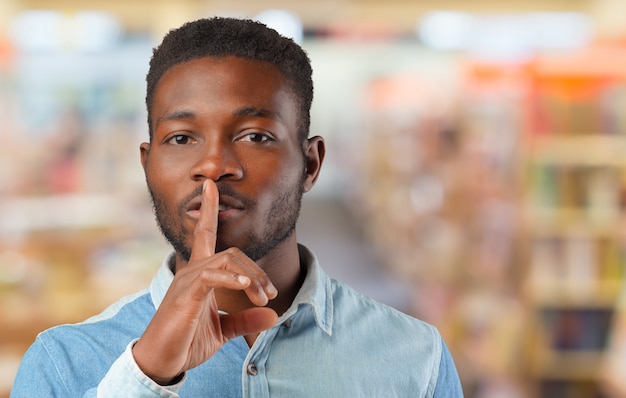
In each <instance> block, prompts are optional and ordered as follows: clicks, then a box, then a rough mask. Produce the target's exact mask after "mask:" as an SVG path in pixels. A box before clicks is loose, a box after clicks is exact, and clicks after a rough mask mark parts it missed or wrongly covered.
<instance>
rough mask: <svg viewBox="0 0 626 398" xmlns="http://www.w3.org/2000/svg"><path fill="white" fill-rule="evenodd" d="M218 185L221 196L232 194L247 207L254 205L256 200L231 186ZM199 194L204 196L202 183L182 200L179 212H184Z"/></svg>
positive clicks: (232, 196)
mask: <svg viewBox="0 0 626 398" xmlns="http://www.w3.org/2000/svg"><path fill="white" fill-rule="evenodd" d="M216 185H217V191H218V192H219V194H220V196H222V195H224V196H230V197H231V198H233V199H235V200H237V201H239V202H241V203H242V204H243V206H244V207H246V208H249V207H252V206H253V205H254V201H253V200H252V199H250V198H248V197H247V196H244V195H242V194H240V193H239V192H237V191H235V190H234V189H233V188H231V187H230V186H228V185H226V184H221V183H217V184H216ZM198 196H202V184H199V185H198V186H197V187H196V188H195V189H194V190H193V191H192V192H190V193H189V194H188V195H186V196H185V197H184V198H183V199H182V200H181V201H180V203H179V204H178V211H179V213H184V212H185V211H186V210H187V205H188V204H189V202H190V201H192V200H193V199H194V198H196V197H198Z"/></svg>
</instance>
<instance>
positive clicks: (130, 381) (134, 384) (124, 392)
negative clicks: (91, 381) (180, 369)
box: [84, 340, 187, 398]
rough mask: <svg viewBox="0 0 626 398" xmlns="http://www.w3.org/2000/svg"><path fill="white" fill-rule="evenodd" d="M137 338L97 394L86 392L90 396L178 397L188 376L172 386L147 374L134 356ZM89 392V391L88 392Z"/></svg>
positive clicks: (108, 373) (99, 387) (108, 397)
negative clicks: (163, 383)
mask: <svg viewBox="0 0 626 398" xmlns="http://www.w3.org/2000/svg"><path fill="white" fill-rule="evenodd" d="M136 341H137V340H133V341H132V342H131V343H130V344H129V345H128V346H127V347H126V350H125V351H124V353H123V354H122V355H121V356H120V357H119V358H118V359H117V360H116V361H115V362H114V363H113V365H111V368H110V369H109V371H108V372H107V374H106V375H105V376H104V378H103V379H102V381H101V382H100V384H99V385H98V388H97V394H96V395H89V394H86V395H85V396H84V398H88V397H100V398H103V397H106V398H116V397H120V398H123V397H141V398H153V397H154V398H157V397H158V398H177V397H178V396H179V395H178V391H179V390H180V388H181V387H182V386H183V384H184V382H185V379H186V378H187V376H186V375H185V376H183V378H182V379H181V380H180V381H179V382H178V383H176V384H174V385H171V386H161V385H159V384H157V383H156V382H154V381H153V380H152V379H150V378H149V377H148V376H146V375H145V374H144V373H143V372H142V371H141V369H140V368H139V366H138V365H137V362H135V358H134V357H133V352H132V347H133V345H134V344H135V342H136ZM88 393H89V392H88Z"/></svg>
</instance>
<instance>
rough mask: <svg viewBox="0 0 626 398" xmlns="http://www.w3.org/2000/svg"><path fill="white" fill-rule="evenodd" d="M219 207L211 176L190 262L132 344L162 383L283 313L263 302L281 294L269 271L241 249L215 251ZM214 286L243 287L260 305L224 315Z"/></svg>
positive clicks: (146, 368)
mask: <svg viewBox="0 0 626 398" xmlns="http://www.w3.org/2000/svg"><path fill="white" fill-rule="evenodd" d="M218 213H219V193H218V190H217V186H216V185H215V183H214V182H213V181H212V180H206V181H205V183H204V190H203V193H202V206H201V208H200V217H199V219H198V222H197V224H196V228H195V231H194V240H193V246H192V248H191V258H190V259H189V263H188V264H187V266H185V267H183V268H182V269H179V270H177V271H176V275H175V276H174V280H173V282H172V284H171V286H170V288H169V290H168V291H167V293H166V295H165V297H164V298H163V302H162V303H161V305H160V306H159V308H158V310H157V312H156V314H155V315H154V317H153V318H152V320H151V322H150V324H148V327H147V328H146V330H145V332H144V334H143V335H142V336H141V338H140V339H139V340H138V341H137V343H136V344H135V346H134V347H133V355H134V357H135V361H136V362H137V364H138V365H139V367H140V368H141V370H142V371H143V372H144V373H145V374H146V375H147V376H148V377H150V378H152V379H153V380H154V381H156V382H157V383H159V384H161V385H167V384H170V382H171V381H173V380H174V379H175V378H176V377H177V376H179V375H180V374H182V373H183V372H185V371H187V370H189V369H191V368H194V367H196V366H198V365H200V364H201V363H203V362H205V361H206V360H208V359H209V358H210V357H212V356H213V355H214V354H215V353H216V352H217V351H218V350H219V349H220V348H221V347H222V346H223V345H224V344H225V343H226V342H227V341H228V340H230V339H232V338H234V337H237V336H243V335H248V334H254V333H259V332H261V331H263V330H266V329H269V328H271V327H272V326H274V325H275V324H276V321H277V318H278V316H277V314H276V312H274V311H273V310H272V309H270V308H265V307H263V306H264V305H266V304H267V303H268V300H270V299H273V298H274V297H276V295H277V294H278V292H277V291H276V289H275V288H274V286H273V285H272V283H271V281H270V280H269V278H268V277H267V275H266V274H265V272H263V270H262V269H261V268H260V267H259V266H258V265H257V264H256V263H255V262H254V261H252V260H251V259H249V258H248V257H247V256H245V255H244V254H243V253H242V252H241V251H240V250H238V249H235V248H231V249H228V250H225V251H223V252H220V253H215V245H216V240H217V221H218ZM215 289H231V290H243V291H244V292H245V293H246V295H247V296H248V299H249V300H250V302H251V303H252V304H254V305H257V306H259V307H253V308H248V309H245V310H243V311H241V312H238V313H233V314H226V315H221V314H219V313H218V308H217V302H216V299H215Z"/></svg>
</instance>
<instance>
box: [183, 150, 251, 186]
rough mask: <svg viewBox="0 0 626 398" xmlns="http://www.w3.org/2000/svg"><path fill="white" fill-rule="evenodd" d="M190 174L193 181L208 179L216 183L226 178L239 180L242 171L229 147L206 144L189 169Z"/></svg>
mask: <svg viewBox="0 0 626 398" xmlns="http://www.w3.org/2000/svg"><path fill="white" fill-rule="evenodd" d="M190 174H191V178H192V179H193V180H195V181H202V180H204V179H206V178H208V179H211V180H213V181H216V182H217V181H219V180H223V179H228V178H230V179H235V180H237V179H240V178H241V177H242V176H243V169H242V167H241V164H240V163H239V162H238V161H237V159H236V156H235V154H234V152H233V150H232V148H230V146H229V145H222V144H216V143H207V144H205V145H204V146H203V148H202V150H201V153H200V156H199V158H198V160H197V161H196V162H195V163H194V164H193V166H192V167H191V170H190Z"/></svg>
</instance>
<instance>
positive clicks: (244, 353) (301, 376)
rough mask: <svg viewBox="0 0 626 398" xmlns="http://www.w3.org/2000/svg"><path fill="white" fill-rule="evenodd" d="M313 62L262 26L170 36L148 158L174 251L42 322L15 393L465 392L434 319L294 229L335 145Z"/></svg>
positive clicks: (157, 65) (158, 69)
mask: <svg viewBox="0 0 626 398" xmlns="http://www.w3.org/2000/svg"><path fill="white" fill-rule="evenodd" d="M311 74H312V72H311V67H310V62H309V59H308V57H307V55H306V54H305V52H304V51H303V50H302V49H301V48H300V47H299V46H298V45H296V44H295V43H294V42H293V41H291V40H289V39H286V38H284V37H281V36H280V35H278V34H277V33H276V32H275V31H273V30H271V29H269V28H267V27H265V26H264V25H262V24H260V23H256V22H252V21H248V20H237V19H229V18H213V19H204V20H199V21H195V22H191V23H188V24H185V25H184V26H182V27H181V28H179V29H177V30H173V31H171V32H170V33H169V34H168V35H166V37H165V38H164V40H163V42H162V43H161V45H160V46H159V47H158V48H156V49H155V51H154V54H153V58H152V60H151V62H150V71H149V72H148V76H147V83H148V85H147V96H146V104H147V109H148V126H149V135H150V142H149V143H143V144H142V145H141V162H142V165H143V168H144V171H145V175H146V182H147V185H148V188H149V191H150V194H151V197H152V200H153V203H154V209H155V214H156V218H157V221H158V224H159V226H160V228H161V231H162V232H163V234H164V236H165V237H166V238H167V240H168V241H169V242H170V243H171V245H172V246H173V248H174V253H173V254H172V255H171V256H169V257H168V258H167V259H165V261H164V263H163V265H162V267H161V268H160V270H159V272H158V274H157V275H156V277H155V278H154V280H153V281H152V284H151V285H150V287H149V288H148V289H146V290H145V291H142V292H139V293H137V294H135V295H132V296H129V297H126V298H124V299H122V300H120V301H119V302H117V303H116V304H114V305H113V306H111V307H110V308H108V309H107V310H105V311H104V312H103V313H102V314H100V315H98V316H96V317H93V318H91V319H88V320H87V321H85V322H83V323H80V324H76V325H64V326H59V327H56V328H52V329H50V330H47V331H45V332H43V333H42V334H40V335H39V336H38V337H37V340H36V341H35V343H34V344H33V345H32V347H31V348H30V349H29V350H28V352H27V353H26V355H25V356H24V359H23V361H22V365H21V367H20V370H19V372H18V375H17V378H16V381H15V384H14V389H13V391H12V396H13V397H96V396H97V397H177V396H181V397H242V396H246V397H268V396H272V397H323V396H333V397H388V396H389V397H396V396H411V397H433V396H435V397H458V396H462V393H461V389H460V383H459V380H458V376H457V373H456V370H455V368H454V364H453V362H452V359H451V357H450V354H449V352H448V350H447V348H446V347H445V344H444V343H443V342H442V340H441V337H440V336H439V334H438V332H437V331H436V330H435V328H433V327H432V326H430V325H427V324H425V323H423V322H421V321H418V320H416V319H414V318H411V317H409V316H407V315H405V314H402V313H400V312H398V311H396V310H394V309H391V308H389V307H386V306H384V305H381V304H378V303H376V302H374V301H372V300H370V299H368V298H365V297H363V296H361V295H359V294H358V293H356V292H355V291H353V290H352V289H350V288H349V287H347V286H345V285H343V284H341V283H339V282H337V281H334V280H331V279H329V277H328V276H327V275H326V274H325V273H324V271H323V270H322V269H321V268H320V266H319V265H318V263H317V260H316V258H315V257H314V255H313V254H312V253H311V252H310V251H309V250H308V249H306V248H305V247H304V246H301V245H299V244H298V243H297V240H296V234H295V225H296V220H297V218H298V215H299V211H300V203H301V198H302V195H303V193H304V192H307V191H309V190H310V189H311V188H312V187H313V185H314V184H315V181H316V180H317V177H318V175H319V171H320V168H321V165H322V161H323V159H324V153H325V147H324V141H323V139H322V138H321V137H311V138H309V136H308V130H309V109H310V106H311V101H312V98H313V84H312V79H311ZM120 277H123V275H121V276H120Z"/></svg>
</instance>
